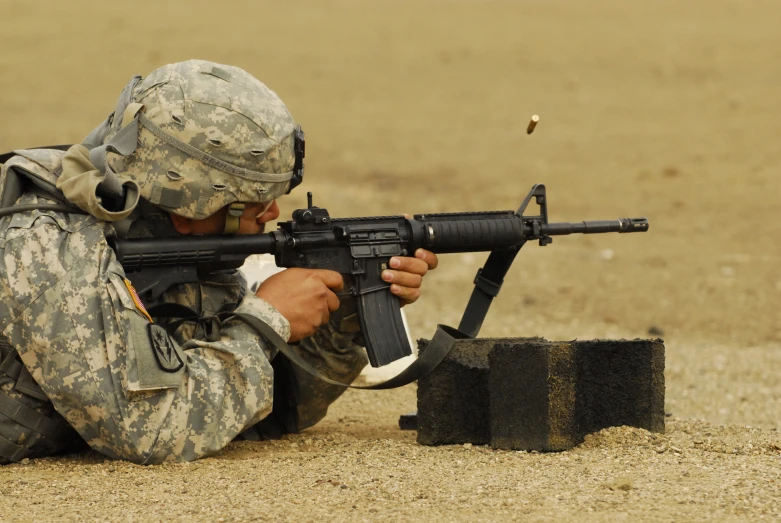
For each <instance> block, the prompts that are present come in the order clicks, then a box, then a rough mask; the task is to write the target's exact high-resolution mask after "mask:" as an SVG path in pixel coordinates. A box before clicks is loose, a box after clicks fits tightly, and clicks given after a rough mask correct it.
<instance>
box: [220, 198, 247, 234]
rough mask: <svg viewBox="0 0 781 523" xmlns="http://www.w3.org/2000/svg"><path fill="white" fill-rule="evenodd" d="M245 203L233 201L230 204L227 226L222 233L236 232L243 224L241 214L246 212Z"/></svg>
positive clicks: (226, 217)
mask: <svg viewBox="0 0 781 523" xmlns="http://www.w3.org/2000/svg"><path fill="white" fill-rule="evenodd" d="M244 207H245V204H244V203H241V202H233V203H232V204H230V205H229V206H228V214H227V215H226V216H225V228H224V229H223V231H222V234H236V232H238V230H239V226H240V225H241V216H242V215H243V214H244Z"/></svg>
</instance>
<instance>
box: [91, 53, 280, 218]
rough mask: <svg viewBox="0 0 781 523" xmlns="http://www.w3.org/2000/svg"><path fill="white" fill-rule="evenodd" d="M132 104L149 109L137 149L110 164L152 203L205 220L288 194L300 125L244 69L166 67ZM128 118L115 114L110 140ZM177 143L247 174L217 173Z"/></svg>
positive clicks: (192, 64) (138, 90)
mask: <svg viewBox="0 0 781 523" xmlns="http://www.w3.org/2000/svg"><path fill="white" fill-rule="evenodd" d="M132 101H133V102H138V103H141V104H143V105H144V109H143V116H142V117H140V122H139V132H138V147H137V149H136V150H135V152H134V153H132V154H130V155H128V156H121V155H118V154H109V165H110V166H111V168H112V170H113V171H114V172H115V173H116V174H117V175H118V176H119V178H120V179H129V180H133V181H135V182H136V183H137V184H138V185H139V187H140V188H141V196H142V197H144V198H146V199H147V200H148V201H150V202H152V203H154V204H156V205H158V206H160V207H163V208H165V209H166V210H168V211H171V212H175V213H176V214H179V215H182V216H186V217H188V218H195V219H201V218H205V217H207V216H210V215H212V214H214V213H215V212H217V211H218V210H220V209H222V208H223V207H225V206H226V205H229V204H231V203H233V202H261V203H262V202H269V201H271V200H273V199H276V198H278V197H279V196H281V195H283V194H285V192H286V191H287V189H288V186H289V180H290V178H291V176H292V170H293V166H294V163H295V153H294V149H293V148H294V142H295V136H294V130H295V122H294V120H293V117H292V116H291V115H290V112H289V111H288V110H287V107H285V104H284V103H282V100H280V98H279V97H278V96H277V95H276V94H275V93H274V92H273V91H271V90H270V89H269V88H268V87H266V86H265V85H264V84H263V83H261V82H260V81H258V80H257V79H255V78H254V77H252V76H251V75H250V74H248V73H247V72H245V71H243V70H242V69H239V68H238V67H232V66H227V65H221V64H216V63H212V62H206V61H202V60H190V61H187V62H181V63H176V64H171V65H167V66H165V67H161V68H160V69H157V70H156V71H154V72H152V73H151V74H150V75H149V76H147V77H146V78H144V79H143V80H142V81H141V82H139V83H138V84H137V85H136V86H135V87H134V89H133V95H132ZM121 119H122V115H121V114H115V115H114V122H113V124H112V130H111V132H110V133H109V134H108V136H106V138H105V140H106V141H110V140H111V138H112V137H113V136H114V135H115V134H116V133H117V132H118V131H119V129H120V124H122V125H125V124H127V122H121ZM144 119H146V120H147V121H148V122H149V124H144ZM170 138H173V140H171V139H170ZM176 142H181V143H183V144H185V146H186V147H192V148H194V149H196V150H197V151H199V152H201V153H205V154H207V155H209V156H210V157H213V158H216V159H217V160H220V161H223V162H226V163H227V164H230V165H231V166H234V167H236V168H238V169H243V170H246V171H248V172H242V173H236V172H226V171H225V170H221V169H219V168H215V167H214V166H213V165H210V164H207V163H204V162H203V161H201V160H199V159H197V158H194V157H193V155H191V154H188V153H187V152H186V151H183V150H182V147H177V146H176V145H175V143H176Z"/></svg>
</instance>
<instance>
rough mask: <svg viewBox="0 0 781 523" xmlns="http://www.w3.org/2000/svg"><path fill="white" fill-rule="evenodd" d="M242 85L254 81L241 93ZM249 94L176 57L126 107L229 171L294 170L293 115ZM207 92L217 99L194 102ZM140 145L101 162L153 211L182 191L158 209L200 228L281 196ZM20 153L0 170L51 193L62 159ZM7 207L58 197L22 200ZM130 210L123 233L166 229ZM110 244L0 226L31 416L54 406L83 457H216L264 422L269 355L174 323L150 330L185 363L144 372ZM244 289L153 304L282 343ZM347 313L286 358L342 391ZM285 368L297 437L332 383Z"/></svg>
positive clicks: (91, 222)
mask: <svg viewBox="0 0 781 523" xmlns="http://www.w3.org/2000/svg"><path fill="white" fill-rule="evenodd" d="M214 67H218V70H215V69H214ZM226 72H227V74H226ZM215 74H216V76H215ZM188 75H191V76H189V77H188ZM193 75H194V76H193ZM217 82H222V83H217ZM242 82H250V83H251V82H256V83H253V84H252V87H253V88H252V89H246V86H247V85H248V84H246V83H245V84H242ZM241 85H244V89H245V90H244V91H242V89H240V88H239V86H241ZM258 85H260V86H262V84H259V82H257V81H256V80H254V79H252V78H251V77H248V75H246V73H244V72H243V71H241V70H238V69H236V68H231V67H227V66H216V64H209V63H207V62H186V63H184V64H175V65H173V66H168V67H165V68H162V69H160V70H158V71H156V72H155V73H153V74H152V75H150V77H148V78H147V79H146V80H145V81H144V82H142V84H139V86H138V91H137V92H136V96H137V99H138V100H141V101H142V103H145V104H146V103H148V102H149V108H150V114H149V115H148V117H149V118H150V120H154V121H155V122H156V124H157V125H158V126H159V127H160V128H161V129H166V132H171V133H177V134H176V136H177V137H178V138H179V139H181V140H182V141H184V142H185V143H188V144H190V145H192V146H196V147H201V148H205V149H208V150H209V154H210V155H212V154H213V155H215V156H217V157H221V158H222V159H228V158H230V159H231V160H232V161H233V163H234V164H236V165H238V166H240V167H245V168H247V169H250V168H251V169H252V170H265V171H264V172H272V173H286V172H288V171H290V170H291V169H292V167H293V162H294V155H293V154H292V147H293V136H292V133H293V122H292V118H290V117H289V114H288V113H287V110H286V109H285V108H284V105H282V103H281V101H279V99H278V98H277V97H276V95H274V94H273V93H271V91H268V90H267V89H265V86H262V89H261V88H259V87H258ZM217 86H219V87H217ZM240 91H241V92H240ZM182 92H184V93H186V96H183V95H182ZM177 93H178V94H177ZM217 95H219V96H217ZM208 96H212V97H213V98H212V99H216V98H219V97H221V98H220V100H222V101H221V102H219V104H217V105H209V104H208V103H201V102H203V101H207V100H209V98H208ZM152 100H155V102H160V103H159V105H160V108H159V110H158V111H157V112H155V111H152V110H151V109H152V107H153V105H152V103H151V101H152ZM175 117H176V118H175ZM168 118H170V121H166V119H168ZM206 121H209V122H212V123H213V125H212V124H208V125H207V124H205V123H204V122H206ZM258 122H262V125H261V124H259V123H258ZM209 140H214V141H213V142H210V141H209ZM139 145H140V147H138V148H137V150H136V153H134V154H133V155H130V156H129V157H127V158H123V157H115V158H112V160H111V161H112V167H113V168H114V170H115V171H117V172H118V174H120V176H121V177H128V178H131V179H134V180H136V181H137V183H138V185H139V186H141V187H142V193H143V194H142V196H144V197H145V198H147V199H148V200H150V201H151V202H152V203H155V197H154V194H155V190H157V189H155V187H159V186H160V185H163V186H164V187H165V188H167V189H171V190H174V191H181V193H182V194H183V195H184V196H183V200H182V201H183V202H189V203H186V204H185V206H184V207H183V208H176V209H170V208H169V209H167V210H172V211H176V212H177V213H178V214H182V215H185V216H190V217H194V218H199V217H205V216H208V215H210V214H211V213H213V212H214V211H216V210H217V209H219V208H220V207H223V206H225V205H226V204H228V203H231V202H232V201H244V202H246V201H261V202H264V201H270V200H271V199H273V198H276V197H277V196H279V195H281V194H283V193H284V192H285V190H286V188H287V185H288V183H287V182H285V183H278V182H277V183H274V182H263V181H262V180H254V181H251V180H248V179H246V178H241V177H236V176H234V175H227V174H226V173H223V172H218V171H215V170H214V169H211V168H208V167H207V166H206V165H205V164H201V163H200V162H198V161H195V160H193V159H192V158H189V157H185V156H186V155H182V154H181V152H180V151H179V149H177V148H173V149H172V148H170V147H169V145H168V144H166V143H165V142H160V141H158V137H157V136H156V135H154V134H151V133H149V134H147V130H146V129H143V128H142V130H141V132H140V133H139ZM231 149H235V150H238V151H241V154H239V155H234V154H232V153H230V152H229V151H231ZM25 153H29V154H25ZM23 154H24V157H16V158H14V159H12V160H10V161H9V162H8V163H7V164H6V165H5V166H3V174H5V171H6V169H7V168H9V166H12V165H14V164H15V162H16V165H18V167H20V169H23V170H24V171H25V172H26V173H27V175H30V176H37V177H39V178H41V179H44V180H47V181H49V182H50V181H51V179H52V176H54V175H53V172H54V171H56V170H57V168H58V166H59V164H60V161H61V158H62V154H63V153H61V152H58V151H41V152H39V153H38V152H36V153H30V152H29V151H25V152H24V153H23ZM221 155H222V156H221ZM237 156H240V157H241V158H240V159H237ZM58 160H59V161H58ZM198 176H201V177H203V180H206V181H198V179H197V177H198ZM237 180H238V181H237ZM156 184H158V185H156ZM215 184H216V185H218V187H214V185H215ZM150 187H151V189H150ZM144 191H145V192H144ZM264 191H265V192H264ZM251 195H254V197H253V198H250V196H251ZM17 203H18V204H44V203H56V202H55V201H54V200H49V199H46V198H43V197H41V196H38V195H35V194H32V193H25V194H23V195H22V197H21V198H19V200H18V201H17ZM158 205H159V204H158ZM138 214H139V215H140V217H139V218H138V219H137V220H136V221H135V222H133V224H132V225H131V227H130V231H129V236H149V235H173V234H175V231H174V230H173V228H172V226H171V224H170V221H169V219H168V217H167V216H166V215H165V214H163V213H161V212H160V211H159V210H158V209H157V208H155V207H153V206H150V205H149V204H147V203H146V202H145V201H144V200H142V201H141V203H140V204H139V213H138ZM114 234H115V230H114V228H113V227H112V226H111V225H110V224H108V223H106V222H103V221H100V220H98V219H97V218H95V217H93V216H89V215H79V214H65V213H58V212H52V211H29V212H25V213H17V214H12V215H8V216H5V217H2V218H0V334H2V335H4V336H5V337H6V338H7V339H8V341H9V343H10V346H11V347H13V348H14V349H15V350H16V352H17V353H18V355H19V356H20V358H21V360H22V361H23V362H24V365H25V366H26V367H27V369H28V371H29V372H30V373H31V374H32V377H33V378H34V379H35V381H36V382H37V383H38V384H39V385H40V387H41V389H42V390H43V392H44V393H45V394H46V396H48V398H49V400H50V401H51V404H49V403H46V402H43V403H40V404H39V405H37V407H36V410H37V411H38V412H40V413H43V414H47V415H50V416H51V417H52V418H53V419H56V418H57V415H56V414H54V413H53V412H52V411H51V405H53V406H54V408H55V409H56V411H57V413H59V415H62V416H63V417H64V419H65V420H67V422H68V423H69V424H70V425H71V426H72V427H73V428H75V429H76V431H77V432H78V434H79V435H80V436H81V437H82V438H84V440H85V441H86V442H87V443H88V444H89V445H90V446H91V447H92V448H93V449H95V450H97V451H99V452H101V453H103V454H105V455H107V456H110V457H114V458H122V459H127V460H131V461H134V462H137V463H147V464H148V463H159V462H161V461H164V460H180V461H184V460H193V459H197V458H199V457H203V456H207V455H210V454H212V453H214V452H217V451H218V450H220V449H221V448H223V447H224V446H225V445H226V444H227V443H228V442H230V441H231V440H232V439H234V438H235V437H236V436H237V435H238V434H240V433H241V432H243V431H245V430H246V429H248V428H249V427H252V426H253V425H254V424H256V423H257V422H258V421H260V420H261V419H263V418H264V417H265V416H266V415H268V413H269V412H270V411H271V408H272V404H273V380H274V374H273V369H272V367H271V364H270V362H269V360H270V359H271V358H273V357H274V351H273V349H271V348H270V347H268V346H267V344H266V343H265V342H264V341H263V340H262V339H261V338H260V337H259V336H258V335H257V333H256V332H255V331H254V330H253V329H252V328H250V327H249V326H247V325H246V324H244V323H241V322H238V321H228V322H226V323H225V324H223V325H222V326H220V328H219V332H218V334H217V335H216V336H215V335H214V333H213V332H211V333H207V332H206V331H207V330H208V329H204V328H202V327H197V326H195V325H192V324H187V323H185V324H183V325H181V326H179V327H178V328H177V329H176V330H174V331H173V332H171V329H172V325H171V324H170V322H167V321H163V322H162V323H161V325H166V326H168V327H171V329H169V334H170V336H171V341H172V343H173V345H174V350H175V351H176V353H177V356H178V357H180V358H181V359H182V360H183V361H184V363H185V365H184V366H183V367H182V368H181V369H179V370H177V371H176V372H173V373H172V372H167V371H166V370H165V369H163V368H162V367H161V366H154V365H150V361H153V359H152V358H153V356H152V351H153V350H154V349H153V346H152V342H151V340H150V338H149V336H148V335H147V334H146V333H147V330H146V328H147V326H148V324H149V322H148V320H147V318H146V317H145V315H144V314H143V313H142V312H141V311H140V310H139V309H138V307H137V306H136V304H135V303H134V302H133V299H132V296H131V294H130V292H129V290H128V288H127V287H126V286H125V285H124V277H125V275H124V271H123V269H122V267H121V266H120V265H119V264H118V263H117V261H116V258H115V256H114V253H113V251H112V250H111V249H110V248H109V247H108V245H107V243H106V240H105V238H106V237H108V236H112V235H114ZM244 293H245V288H244V285H243V283H242V280H240V279H239V278H238V277H237V275H236V274H224V275H220V276H215V277H214V278H211V279H210V280H209V281H203V282H201V283H199V284H195V285H183V286H179V287H177V288H175V289H173V290H169V292H167V293H166V294H165V295H164V296H163V297H162V298H161V301H166V302H174V303H180V304H184V305H187V306H188V307H190V308H192V309H193V310H195V311H196V312H197V313H198V314H200V315H201V316H202V317H209V316H211V315H213V314H215V313H216V312H218V311H225V310H236V311H237V312H243V313H247V314H250V315H252V316H255V317H256V318H259V319H260V320H261V321H263V322H265V323H267V324H268V325H270V326H271V327H272V328H274V329H275V330H276V331H277V332H278V333H279V334H280V336H282V337H283V338H284V339H287V338H288V337H289V325H288V323H287V320H285V319H284V318H283V317H282V316H281V315H280V314H279V313H278V312H277V311H276V310H275V309H274V308H273V307H271V306H270V305H269V304H268V303H266V302H264V301H263V300H260V299H259V298H257V297H255V296H254V295H252V294H250V295H248V296H247V295H245V294H244ZM147 305H150V306H151V305H154V304H147ZM350 306H351V304H350V302H349V301H347V300H346V301H345V307H344V310H343V309H340V311H337V313H335V314H334V315H332V319H333V320H332V322H331V323H330V324H328V325H324V326H323V327H321V329H319V330H318V332H317V333H316V334H315V335H314V336H313V337H311V338H308V339H306V340H302V342H301V344H300V345H299V346H298V348H297V350H298V351H300V353H301V355H302V357H304V358H305V359H306V360H307V361H308V362H309V363H310V365H312V366H313V367H315V368H316V369H318V370H319V371H320V372H322V373H323V374H325V375H327V376H329V377H330V378H332V379H334V380H338V381H341V382H345V383H349V382H351V381H353V380H354V379H355V378H356V377H357V376H358V374H359V373H360V371H361V369H363V367H364V366H365V365H366V363H367V358H366V354H365V351H364V350H363V349H362V347H361V346H360V345H359V344H358V343H356V341H358V342H360V333H359V332H358V331H357V329H354V328H347V329H345V328H344V327H343V325H346V324H348V323H349V322H342V323H340V322H339V318H344V317H345V316H349V315H350V314H351V312H354V311H351V310H349V308H350ZM352 306H354V304H352ZM207 334H208V335H207ZM169 370H170V369H169ZM294 372H295V374H296V376H295V380H294V381H295V383H296V384H297V391H296V393H295V394H294V395H295V397H296V398H298V404H297V407H296V410H297V416H296V417H297V420H298V426H297V428H298V429H303V428H305V427H307V426H310V425H312V424H314V423H316V422H317V421H319V420H320V419H322V417H323V416H324V415H325V413H326V411H327V407H328V405H329V404H330V403H331V402H333V401H334V400H335V399H336V398H337V397H338V396H339V395H341V393H342V392H344V388H342V387H334V386H331V385H327V384H325V383H323V382H322V381H320V380H317V379H316V378H314V377H312V376H309V375H306V374H303V373H299V372H298V371H294ZM3 393H4V389H3V388H0V395H2V394H3ZM0 428H1V427H0ZM25 434H26V433H24V432H22V431H18V432H17V433H13V431H8V432H7V433H6V434H5V436H6V437H8V436H9V435H10V436H11V438H16V440H15V442H14V443H15V444H21V443H23V441H22V440H23V439H24V438H25V437H26V435H25Z"/></svg>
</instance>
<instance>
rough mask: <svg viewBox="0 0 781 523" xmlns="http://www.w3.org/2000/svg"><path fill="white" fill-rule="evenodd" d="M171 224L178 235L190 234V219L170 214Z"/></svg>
mask: <svg viewBox="0 0 781 523" xmlns="http://www.w3.org/2000/svg"><path fill="white" fill-rule="evenodd" d="M171 223H173V224H174V229H176V232H178V233H179V234H192V232H193V221H192V220H191V219H190V218H186V217H184V216H179V215H178V214H173V213H171Z"/></svg>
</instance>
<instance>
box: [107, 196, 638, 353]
mask: <svg viewBox="0 0 781 523" xmlns="http://www.w3.org/2000/svg"><path fill="white" fill-rule="evenodd" d="M532 198H534V199H535V202H536V203H537V204H538V205H539V207H540V209H539V214H537V215H533V216H527V215H524V212H525V211H526V207H527V206H528V205H529V203H530V201H531V200H532ZM647 230H648V220H646V219H645V218H620V219H618V220H604V221H585V222H577V223H566V222H563V223H548V206H547V201H546V195H545V186H544V185H535V186H534V187H533V188H532V190H531V191H530V192H529V194H528V195H527V196H526V198H525V199H524V201H523V203H522V204H521V206H520V208H519V209H518V210H517V211H515V212H513V211H493V212H465V213H445V214H416V215H415V216H414V217H413V218H412V219H408V218H405V217H404V216H372V217H365V218H331V217H330V216H329V215H328V211H327V210H326V209H322V208H319V207H315V206H313V205H312V193H309V194H308V206H307V208H306V209H298V210H296V211H294V212H293V219H292V220H291V221H287V222H282V223H280V224H279V228H278V229H277V230H276V231H274V232H270V233H265V234H259V235H247V236H180V237H175V238H151V239H127V238H110V239H109V244H110V245H111V247H112V248H113V249H114V251H115V252H116V255H117V259H118V261H119V263H121V264H122V266H123V267H124V269H125V272H126V274H127V276H128V278H129V279H130V280H131V281H132V282H133V285H134V286H135V288H136V289H137V291H138V293H139V294H140V295H141V296H143V297H144V298H145V300H149V301H153V300H156V299H157V298H158V297H159V296H160V295H161V294H162V293H163V292H165V290H166V289H168V288H169V287H171V286H172V285H176V284H179V283H192V282H196V281H199V279H200V277H201V276H203V275H206V274H209V273H211V272H215V271H219V270H226V269H236V268H238V267H240V266H241V265H242V264H243V263H244V260H245V259H246V258H247V257H248V256H250V255H252V254H273V255H274V256H275V258H276V264H277V266H279V267H301V268H308V269H330V270H332V271H337V272H339V273H341V274H342V275H343V276H344V279H345V287H346V290H347V291H348V292H349V293H350V294H351V295H352V296H354V297H355V298H356V300H357V303H358V316H359V318H360V324H361V329H362V332H363V336H364V339H365V341H366V350H367V352H368V355H369V360H370V362H371V364H372V366H374V367H379V366H382V365H386V364H388V363H390V362H392V361H395V360H397V359H399V358H402V357H404V356H407V355H409V354H411V348H410V346H409V342H408V339H407V334H406V331H405V330H404V325H403V322H402V319H401V312H400V308H399V299H398V297H396V296H394V295H392V294H391V293H390V284H388V283H386V282H384V281H383V280H382V278H381V273H382V271H383V269H386V268H388V262H389V260H390V258H391V257H392V256H409V255H412V254H413V253H414V252H415V250H416V249H418V248H423V249H428V250H429V251H432V252H434V253H437V254H442V253H454V252H480V251H492V253H491V255H490V256H489V259H488V262H487V263H486V266H485V267H484V268H483V269H481V270H479V271H478V273H477V276H476V278H475V282H474V283H475V286H476V288H475V291H474V293H473V296H472V299H471V300H470V303H469V305H468V306H467V310H466V312H465V313H464V318H463V319H462V321H461V325H459V330H460V331H461V332H463V333H465V334H467V335H469V336H473V337H474V336H476V335H477V332H478V331H479V329H480V326H481V325H482V321H483V318H484V316H485V313H486V312H487V310H488V306H489V305H490V303H491V300H492V299H493V297H494V296H496V294H497V293H498V292H499V287H500V286H501V284H502V281H503V279H504V275H505V273H506V272H507V270H508V269H509V267H510V264H512V261H513V259H514V258H515V255H516V254H517V252H518V250H519V249H520V248H521V247H523V245H524V244H525V243H526V242H527V241H529V240H539V244H540V245H541V246H545V245H548V244H549V243H551V242H552V241H553V239H552V238H551V236H558V235H564V234H575V233H584V234H593V233H605V232H645V231H647Z"/></svg>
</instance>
